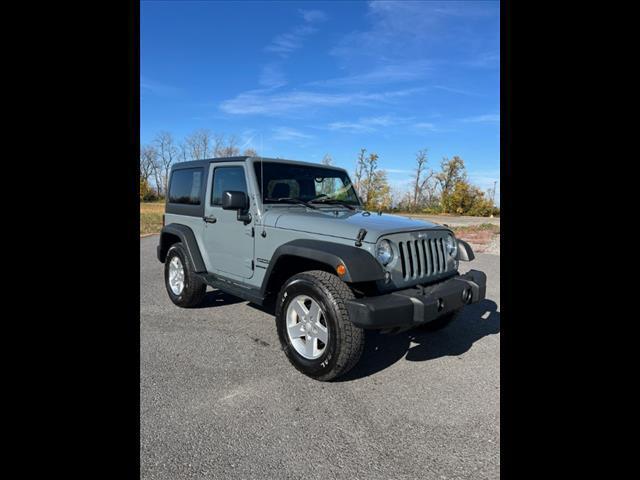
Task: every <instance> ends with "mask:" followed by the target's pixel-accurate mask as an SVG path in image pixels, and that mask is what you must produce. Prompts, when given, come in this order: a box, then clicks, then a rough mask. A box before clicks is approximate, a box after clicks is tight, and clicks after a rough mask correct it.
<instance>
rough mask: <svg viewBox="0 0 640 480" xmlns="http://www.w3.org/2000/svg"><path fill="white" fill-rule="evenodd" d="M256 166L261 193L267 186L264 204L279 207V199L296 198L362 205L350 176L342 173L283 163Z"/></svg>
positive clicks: (256, 163)
mask: <svg viewBox="0 0 640 480" xmlns="http://www.w3.org/2000/svg"><path fill="white" fill-rule="evenodd" d="M261 163H264V167H263V168H264V182H262V180H261V177H262V170H263V168H261ZM253 165H254V168H255V171H256V178H257V179H258V187H259V188H260V192H261V193H262V186H263V185H264V189H265V193H262V201H263V202H264V203H278V202H277V199H279V198H294V199H299V200H302V201H304V202H308V201H310V200H318V201H319V202H322V201H323V200H325V201H332V200H335V201H338V202H343V203H346V204H347V205H353V206H359V205H360V202H359V200H358V197H357V195H356V192H355V190H354V188H353V185H351V180H349V175H347V174H346V172H343V171H342V170H334V169H332V168H324V167H320V166H318V167H316V166H311V165H309V166H308V165H296V164H291V163H279V162H254V164H253Z"/></svg>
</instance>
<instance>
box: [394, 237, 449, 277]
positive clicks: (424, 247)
mask: <svg viewBox="0 0 640 480" xmlns="http://www.w3.org/2000/svg"><path fill="white" fill-rule="evenodd" d="M398 250H399V254H400V259H399V260H400V262H398V263H399V264H400V268H401V270H402V279H403V280H405V281H410V280H415V279H421V278H426V277H430V276H433V275H440V274H442V273H445V272H446V271H447V254H446V249H445V245H444V238H442V237H437V238H424V239H418V240H407V241H404V242H398ZM398 273H400V272H398Z"/></svg>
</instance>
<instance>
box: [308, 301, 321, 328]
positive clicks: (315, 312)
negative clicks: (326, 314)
mask: <svg viewBox="0 0 640 480" xmlns="http://www.w3.org/2000/svg"><path fill="white" fill-rule="evenodd" d="M309 320H311V321H312V322H313V323H318V322H319V321H320V305H318V304H317V303H316V302H314V301H312V302H311V307H310V308H309Z"/></svg>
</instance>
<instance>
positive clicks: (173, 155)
mask: <svg viewBox="0 0 640 480" xmlns="http://www.w3.org/2000/svg"><path fill="white" fill-rule="evenodd" d="M154 143H155V147H156V149H157V151H158V155H157V157H156V162H155V175H156V184H157V187H158V194H159V195H165V196H166V194H167V182H168V180H169V172H170V171H171V165H173V164H174V162H175V161H176V160H177V158H178V155H179V151H178V148H177V147H176V146H175V144H174V141H173V136H172V135H171V134H170V133H169V132H160V133H158V135H156V138H155V140H154Z"/></svg>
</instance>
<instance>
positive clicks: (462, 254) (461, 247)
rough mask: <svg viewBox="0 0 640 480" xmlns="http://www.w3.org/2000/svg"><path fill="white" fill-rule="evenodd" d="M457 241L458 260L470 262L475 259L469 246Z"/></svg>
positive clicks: (462, 241)
mask: <svg viewBox="0 0 640 480" xmlns="http://www.w3.org/2000/svg"><path fill="white" fill-rule="evenodd" d="M456 240H458V260H462V261H463V262H470V261H471V260H473V259H474V258H476V256H475V254H474V253H473V250H472V249H471V245H469V244H468V243H467V242H465V241H464V240H460V239H459V238H458V239H456Z"/></svg>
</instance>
